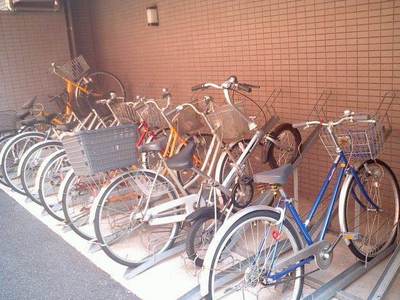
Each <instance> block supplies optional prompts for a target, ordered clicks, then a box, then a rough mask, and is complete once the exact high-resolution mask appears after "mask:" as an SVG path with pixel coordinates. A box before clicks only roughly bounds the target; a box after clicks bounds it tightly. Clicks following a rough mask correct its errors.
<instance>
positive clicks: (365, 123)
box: [200, 111, 400, 299]
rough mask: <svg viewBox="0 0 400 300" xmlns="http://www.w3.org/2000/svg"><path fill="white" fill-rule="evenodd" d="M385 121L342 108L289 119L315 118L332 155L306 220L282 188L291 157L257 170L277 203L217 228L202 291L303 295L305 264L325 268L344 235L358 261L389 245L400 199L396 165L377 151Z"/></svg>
mask: <svg viewBox="0 0 400 300" xmlns="http://www.w3.org/2000/svg"><path fill="white" fill-rule="evenodd" d="M382 124H383V123H382V122H380V121H379V119H372V118H370V117H368V116H365V115H356V114H354V113H353V112H350V111H345V113H344V115H343V117H341V118H340V119H339V120H338V121H335V122H334V121H331V122H328V123H323V122H320V121H311V122H305V123H301V124H297V125H293V126H294V127H297V128H300V127H304V128H308V127H311V126H320V127H321V128H320V137H321V140H322V142H323V144H324V146H325V148H326V149H327V150H328V152H329V154H330V155H331V156H332V158H333V163H332V166H331V168H330V170H329V172H328V174H327V176H326V179H325V181H324V183H323V184H322V187H321V189H320V191H319V193H318V196H317V197H316V200H315V202H314V204H313V206H312V208H311V210H310V211H309V212H308V214H307V216H306V218H305V220H304V221H303V219H302V217H301V216H300V214H299V212H298V210H297V209H296V207H295V205H294V203H293V199H291V198H289V197H288V196H287V195H286V193H285V191H284V189H283V185H284V184H285V183H286V182H287V180H288V177H289V176H290V175H291V173H292V171H293V168H292V166H291V165H285V166H283V167H281V168H278V169H274V170H272V171H267V172H263V173H259V174H257V175H256V176H255V178H254V180H255V181H256V182H263V183H269V184H270V185H271V188H272V190H273V192H274V194H275V195H276V197H277V198H278V202H277V203H278V205H277V206H276V207H274V208H273V207H267V206H253V207H248V208H246V209H244V210H242V211H240V212H239V213H237V214H235V215H234V216H232V217H231V218H230V219H229V220H228V221H227V222H226V223H225V224H224V225H223V226H222V227H221V228H220V230H219V231H218V232H217V234H216V235H215V238H214V239H213V241H212V243H211V244H210V246H209V250H208V251H207V254H206V257H205V261H204V269H203V273H202V276H201V281H200V282H201V293H202V296H204V297H206V298H207V299H218V298H225V297H226V298H227V299H238V298H239V299H250V298H252V297H256V298H260V299H300V297H301V295H302V291H303V284H304V277H305V276H306V275H307V274H305V266H306V265H314V268H312V266H311V268H310V270H311V271H310V272H313V271H316V270H319V269H326V268H328V267H329V265H330V264H331V262H332V255H333V250H334V248H335V247H336V245H337V244H338V242H339V241H340V240H341V239H343V240H344V241H345V242H346V244H347V245H348V247H349V249H350V250H351V252H352V253H353V254H354V255H355V256H356V257H357V258H358V259H360V260H362V261H368V260H370V259H372V258H373V257H375V256H376V255H378V254H379V253H381V252H382V251H384V250H385V249H387V248H388V247H389V246H390V245H391V244H392V243H393V242H394V241H395V238H396V232H397V230H396V229H397V225H398V221H399V206H400V205H399V184H398V182H397V180H396V177H395V175H394V173H393V171H392V170H391V168H390V167H389V166H388V165H387V164H386V163H384V162H383V161H381V160H379V159H376V157H377V155H378V154H379V152H380V151H381V149H382V146H383V143H384V141H385V127H384V125H382ZM353 162H360V164H357V166H355V165H353ZM336 171H338V172H336ZM335 173H338V174H337V179H336V183H335V185H334V188H333V193H332V197H331V199H330V201H329V202H328V206H327V208H326V209H325V210H322V211H323V212H324V214H325V216H324V218H323V219H322V224H321V225H320V228H321V229H320V230H318V231H316V235H315V234H313V233H312V230H311V228H312V226H311V224H312V223H313V218H314V217H315V215H316V213H317V210H318V208H319V207H320V206H321V203H323V202H324V201H323V200H324V196H325V195H326V194H327V190H328V187H329V185H330V183H331V182H332V181H335V180H333V177H334V175H335ZM337 201H339V203H338V214H339V223H340V233H339V234H338V236H337V237H336V239H335V240H334V241H333V242H330V241H328V240H327V239H326V234H327V231H328V228H329V225H330V224H331V222H332V217H333V214H334V211H335V209H336V203H337ZM314 229H315V228H314ZM307 270H309V269H307Z"/></svg>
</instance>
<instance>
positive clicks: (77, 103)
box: [73, 71, 126, 116]
mask: <svg viewBox="0 0 400 300" xmlns="http://www.w3.org/2000/svg"><path fill="white" fill-rule="evenodd" d="M98 75H105V76H106V77H109V78H111V79H112V80H113V81H115V82H116V84H117V86H118V88H119V91H116V90H113V92H115V93H116V94H117V96H118V97H124V99H126V89H125V87H124V85H123V84H122V82H121V80H120V79H119V78H118V77H117V76H115V75H114V74H112V73H110V72H106V71H94V72H91V73H89V74H88V75H86V76H84V77H82V78H81V79H80V80H79V81H78V83H77V86H78V87H77V88H76V89H75V99H74V104H73V107H74V108H75V109H74V111H75V110H76V112H77V113H78V114H79V116H86V115H87V113H88V112H89V111H90V109H89V108H90V107H93V106H95V107H96V106H97V105H96V104H92V103H91V104H88V103H85V105H83V104H81V100H82V99H80V98H82V97H84V98H85V101H90V99H89V100H88V99H87V95H86V94H85V95H82V94H81V92H80V89H79V87H82V86H83V80H84V79H86V78H91V77H95V76H98ZM107 96H109V95H102V98H106V97H107ZM96 110H97V109H96ZM107 111H108V110H107Z"/></svg>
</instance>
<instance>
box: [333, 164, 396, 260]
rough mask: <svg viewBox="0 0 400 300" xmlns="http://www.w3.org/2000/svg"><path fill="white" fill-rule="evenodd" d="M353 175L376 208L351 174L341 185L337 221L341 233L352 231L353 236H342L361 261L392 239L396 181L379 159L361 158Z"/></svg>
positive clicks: (393, 237) (391, 241)
mask: <svg viewBox="0 0 400 300" xmlns="http://www.w3.org/2000/svg"><path fill="white" fill-rule="evenodd" d="M357 174H358V177H359V178H360V180H361V183H362V184H363V187H364V188H365V190H366V191H367V193H368V195H369V197H370V199H371V200H372V202H373V203H375V204H376V205H377V206H378V207H379V209H375V208H374V207H373V205H372V204H371V203H370V202H369V201H368V200H367V198H366V197H365V196H364V195H363V193H362V192H361V189H360V186H359V185H358V184H357V183H356V180H355V178H354V177H353V176H352V177H351V178H350V179H349V180H348V181H346V182H345V183H344V185H343V190H342V193H341V198H340V200H341V201H340V205H339V221H340V229H341V231H342V232H351V233H354V234H355V236H354V238H353V239H351V240H350V239H348V240H347V239H346V243H347V245H348V247H349V248H350V250H351V252H352V253H353V254H354V255H355V256H356V257H357V258H359V259H360V260H362V261H365V260H371V259H372V258H374V257H375V256H376V255H378V254H379V253H380V252H382V251H384V250H385V249H387V248H388V247H389V246H390V245H391V244H392V243H393V242H394V241H395V237H396V233H397V230H396V229H397V224H398V222H399V206H400V205H399V184H398V182H397V179H396V176H395V175H394V173H393V171H392V170H391V168H390V167H389V166H388V165H387V164H386V163H384V162H383V161H381V160H379V159H376V160H368V161H365V162H364V163H363V164H362V165H361V166H360V167H359V168H358V170H357Z"/></svg>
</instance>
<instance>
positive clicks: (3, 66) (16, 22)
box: [0, 11, 69, 110]
mask: <svg viewBox="0 0 400 300" xmlns="http://www.w3.org/2000/svg"><path fill="white" fill-rule="evenodd" d="M68 59H69V48H68V39H67V33H66V26H65V16H64V13H63V12H57V13H55V12H20V13H11V12H5V11H0V110H1V109H16V110H18V109H19V108H20V107H21V105H22V103H24V102H26V101H27V100H29V99H31V98H32V97H33V96H35V95H38V96H39V99H40V102H43V103H47V96H48V95H54V94H57V93H60V92H61V91H62V89H63V83H62V81H61V80H60V79H59V78H57V77H55V75H53V74H50V72H49V67H50V63H51V62H58V63H64V62H65V61H67V60H68ZM48 106H50V108H49V109H53V108H54V107H53V106H52V105H48Z"/></svg>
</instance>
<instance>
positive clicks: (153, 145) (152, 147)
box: [139, 136, 168, 152]
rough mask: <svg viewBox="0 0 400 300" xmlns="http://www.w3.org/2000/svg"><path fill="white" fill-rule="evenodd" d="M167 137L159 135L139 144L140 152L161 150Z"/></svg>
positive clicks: (165, 144)
mask: <svg viewBox="0 0 400 300" xmlns="http://www.w3.org/2000/svg"><path fill="white" fill-rule="evenodd" d="M167 141H168V138H167V137H166V136H163V137H160V138H158V139H156V140H154V141H151V142H150V143H147V144H144V145H142V146H140V148H139V151H140V152H161V151H162V150H164V149H165V147H166V146H167Z"/></svg>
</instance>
